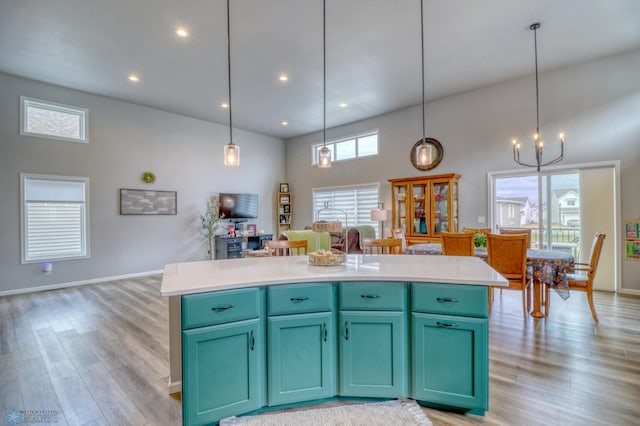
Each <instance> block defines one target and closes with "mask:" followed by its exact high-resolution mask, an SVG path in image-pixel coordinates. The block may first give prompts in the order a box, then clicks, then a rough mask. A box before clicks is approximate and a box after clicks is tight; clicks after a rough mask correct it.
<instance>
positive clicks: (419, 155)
mask: <svg viewBox="0 0 640 426" xmlns="http://www.w3.org/2000/svg"><path fill="white" fill-rule="evenodd" d="M423 8H424V6H423V0H420V57H421V59H422V62H421V63H422V74H421V77H422V143H421V144H420V145H418V146H417V147H416V152H415V156H416V161H415V163H416V164H417V165H418V166H421V167H427V166H429V165H430V164H431V163H432V161H433V159H432V158H431V157H432V156H431V147H430V146H429V145H428V144H427V137H426V131H425V128H426V125H425V116H424V109H425V108H424V13H423Z"/></svg>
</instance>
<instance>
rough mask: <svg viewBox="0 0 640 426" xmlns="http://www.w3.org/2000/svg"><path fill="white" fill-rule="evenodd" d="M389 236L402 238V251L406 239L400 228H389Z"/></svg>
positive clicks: (405, 244) (405, 247)
mask: <svg viewBox="0 0 640 426" xmlns="http://www.w3.org/2000/svg"><path fill="white" fill-rule="evenodd" d="M391 236H392V237H393V238H398V239H400V240H402V253H404V251H405V250H406V249H407V239H406V238H405V236H404V231H403V230H402V228H394V229H392V230H391Z"/></svg>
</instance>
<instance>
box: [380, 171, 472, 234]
mask: <svg viewBox="0 0 640 426" xmlns="http://www.w3.org/2000/svg"><path fill="white" fill-rule="evenodd" d="M459 179H460V175H458V174H455V173H451V174H444V175H433V176H416V177H411V178H401V179H389V182H391V194H392V197H393V203H392V205H393V210H392V214H393V217H392V223H393V228H400V229H402V230H403V231H404V233H405V237H406V239H407V244H420V243H427V242H432V241H438V239H439V235H440V233H441V232H458V180H459Z"/></svg>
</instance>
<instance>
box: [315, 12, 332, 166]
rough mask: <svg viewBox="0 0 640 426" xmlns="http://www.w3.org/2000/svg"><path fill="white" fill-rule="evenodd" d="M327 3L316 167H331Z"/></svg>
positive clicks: (323, 14) (323, 16) (323, 17)
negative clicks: (320, 132)
mask: <svg viewBox="0 0 640 426" xmlns="http://www.w3.org/2000/svg"><path fill="white" fill-rule="evenodd" d="M326 20H327V5H326V0H322V148H320V150H319V151H318V167H320V168H322V169H328V168H329V167H331V150H330V149H329V148H327V35H326V33H327V24H326Z"/></svg>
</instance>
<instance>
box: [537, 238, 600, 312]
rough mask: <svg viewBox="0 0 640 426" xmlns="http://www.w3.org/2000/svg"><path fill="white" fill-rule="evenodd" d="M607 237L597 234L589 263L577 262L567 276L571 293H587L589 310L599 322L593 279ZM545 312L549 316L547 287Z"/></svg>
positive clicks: (545, 291) (546, 289)
mask: <svg viewBox="0 0 640 426" xmlns="http://www.w3.org/2000/svg"><path fill="white" fill-rule="evenodd" d="M605 238H606V235H605V234H603V233H602V232H599V231H598V232H596V235H595V236H594V237H593V243H592V244H591V252H590V254H589V263H580V262H576V263H575V264H574V266H573V267H572V268H570V269H569V271H570V273H568V274H567V285H568V287H569V290H570V291H574V290H575V291H582V292H585V293H587V300H588V302H589V308H590V309H591V316H593V320H594V321H595V322H598V314H596V308H595V306H594V305H593V279H594V278H595V276H596V270H597V269H598V261H599V260H600V252H602V244H603V242H604V239H605ZM571 271H577V272H578V273H577V274H575V273H571ZM544 311H545V313H546V314H547V315H549V286H548V285H547V286H545V290H544Z"/></svg>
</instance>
